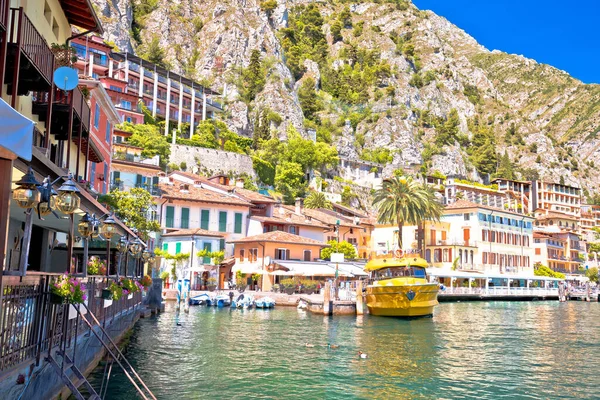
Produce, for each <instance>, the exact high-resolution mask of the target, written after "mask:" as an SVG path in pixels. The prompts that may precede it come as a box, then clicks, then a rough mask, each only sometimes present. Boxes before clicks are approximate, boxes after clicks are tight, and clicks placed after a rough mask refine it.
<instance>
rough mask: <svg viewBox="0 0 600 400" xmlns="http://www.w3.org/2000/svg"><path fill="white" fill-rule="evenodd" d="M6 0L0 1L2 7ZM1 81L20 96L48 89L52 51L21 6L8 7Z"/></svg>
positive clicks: (50, 80)
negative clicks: (6, 37)
mask: <svg viewBox="0 0 600 400" xmlns="http://www.w3.org/2000/svg"><path fill="white" fill-rule="evenodd" d="M5 1H6V0H2V2H1V3H0V4H1V5H2V8H3V10H6V3H5ZM8 16H9V17H10V29H9V30H8V54H7V57H6V60H7V62H6V71H5V82H4V83H6V84H7V85H8V88H7V89H8V93H9V94H11V95H12V96H13V102H15V101H16V96H24V95H26V94H28V93H29V92H31V91H36V92H48V91H49V90H50V87H51V86H50V83H51V82H52V73H53V71H54V62H55V61H54V60H55V58H54V53H53V52H52V50H51V49H50V46H48V43H47V42H46V40H45V39H44V37H43V36H42V35H41V34H40V33H39V32H38V31H37V29H36V28H35V26H34V25H33V23H32V22H31V21H30V20H29V18H28V17H27V15H25V12H24V11H23V8H11V9H10V13H9V15H7V16H5V17H4V18H5V19H6V17H8Z"/></svg>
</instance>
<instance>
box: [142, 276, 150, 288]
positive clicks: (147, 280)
mask: <svg viewBox="0 0 600 400" xmlns="http://www.w3.org/2000/svg"><path fill="white" fill-rule="evenodd" d="M140 284H141V285H142V286H143V287H144V289H146V290H148V288H149V287H150V286H152V278H150V275H144V277H143V278H142V280H141V281H140Z"/></svg>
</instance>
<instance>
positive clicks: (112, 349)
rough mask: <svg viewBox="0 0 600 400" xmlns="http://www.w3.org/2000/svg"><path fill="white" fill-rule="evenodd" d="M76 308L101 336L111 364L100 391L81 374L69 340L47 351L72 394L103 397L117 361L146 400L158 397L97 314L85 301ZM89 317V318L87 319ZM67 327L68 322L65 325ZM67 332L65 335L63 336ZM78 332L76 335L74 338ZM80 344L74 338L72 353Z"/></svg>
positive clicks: (89, 399)
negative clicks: (68, 347)
mask: <svg viewBox="0 0 600 400" xmlns="http://www.w3.org/2000/svg"><path fill="white" fill-rule="evenodd" d="M81 306H83V307H84V308H85V310H86V311H87V313H82V309H81ZM74 307H75V309H76V310H77V314H78V315H77V319H78V320H79V319H80V318H81V321H83V322H84V323H85V325H87V326H88V328H89V329H90V332H91V333H92V334H93V335H94V336H95V337H96V339H98V341H99V342H100V344H101V345H102V346H103V347H104V349H105V350H106V353H107V358H108V360H110V361H109V363H108V362H107V366H106V367H105V370H104V376H103V378H102V386H101V387H100V391H99V392H100V394H98V392H96V390H95V389H94V388H93V387H92V385H91V384H90V382H89V381H88V380H87V378H86V377H85V376H84V375H83V374H82V373H81V371H80V370H79V369H78V368H77V367H76V366H75V354H73V355H72V356H69V355H68V354H67V352H66V343H65V340H63V343H61V344H60V345H59V349H58V350H56V351H55V353H54V355H53V354H52V351H50V350H49V351H48V356H47V357H46V360H47V361H48V362H49V363H50V365H52V367H53V368H54V370H55V371H56V373H57V374H58V375H59V376H60V378H61V380H62V381H63V383H64V384H65V385H66V386H67V387H68V388H69V390H71V392H72V394H73V396H74V397H75V398H76V399H77V400H101V399H103V398H104V396H105V395H106V391H107V388H108V381H109V379H110V374H111V373H112V368H113V365H114V363H117V365H118V366H119V367H121V369H122V370H123V372H124V373H125V376H126V377H127V379H129V381H130V382H131V383H132V384H133V386H134V387H135V389H136V390H137V392H138V394H139V395H140V397H141V398H142V399H144V400H156V397H155V396H154V394H152V392H151V391H150V389H148V386H146V384H145V383H144V381H143V380H142V379H141V378H140V376H139V375H138V373H137V372H136V371H135V369H134V368H133V366H132V365H131V364H130V363H129V361H128V360H127V359H126V358H125V356H124V355H123V353H122V352H121V350H120V349H119V347H118V346H117V345H116V344H115V342H114V341H113V340H112V338H111V337H110V335H109V334H108V333H107V332H106V330H105V329H104V327H103V326H102V324H101V323H100V322H99V321H98V319H97V318H96V316H95V315H94V314H93V313H92V312H91V310H90V309H89V308H88V306H87V305H86V304H80V305H75V306H74ZM86 316H87V317H88V318H89V319H88V318H86ZM59 324H62V321H59ZM63 326H64V327H66V323H64V324H63ZM65 336H66V335H63V338H64V337H65ZM76 337H77V335H76V336H75V338H76ZM76 347H77V339H75V345H74V346H73V349H74V350H73V352H75V348H76ZM59 357H60V358H61V362H58V361H57V359H58V358H59ZM69 370H70V371H72V372H73V376H74V377H75V378H76V381H75V382H74V381H73V379H72V378H70V377H69V375H68V371H69ZM80 389H85V392H87V393H88V397H85V396H84V394H83V393H82V392H83V390H80Z"/></svg>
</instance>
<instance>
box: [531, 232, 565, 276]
mask: <svg viewBox="0 0 600 400" xmlns="http://www.w3.org/2000/svg"><path fill="white" fill-rule="evenodd" d="M566 247H567V243H566V240H565V239H562V238H559V237H558V236H553V235H552V234H548V233H543V232H534V233H533V249H534V255H533V263H534V265H535V264H538V263H539V264H541V265H545V266H547V267H549V268H550V269H552V270H553V271H557V272H563V273H564V272H567V270H568V269H567V267H568V261H567V256H566V255H565V248H566Z"/></svg>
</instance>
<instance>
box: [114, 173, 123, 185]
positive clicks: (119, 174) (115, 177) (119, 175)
mask: <svg viewBox="0 0 600 400" xmlns="http://www.w3.org/2000/svg"><path fill="white" fill-rule="evenodd" d="M117 179H118V180H121V171H114V172H113V183H116V182H117Z"/></svg>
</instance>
